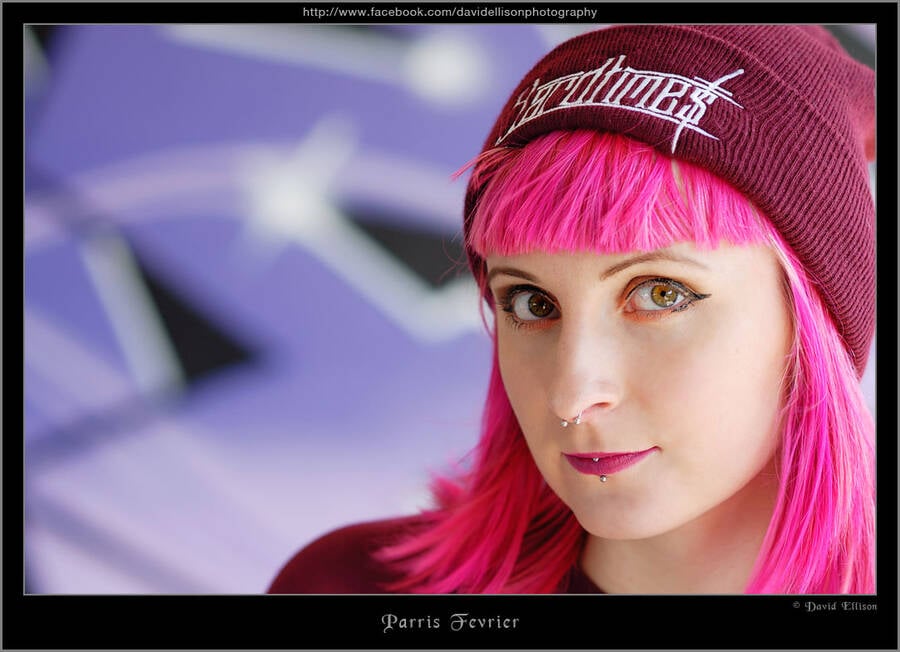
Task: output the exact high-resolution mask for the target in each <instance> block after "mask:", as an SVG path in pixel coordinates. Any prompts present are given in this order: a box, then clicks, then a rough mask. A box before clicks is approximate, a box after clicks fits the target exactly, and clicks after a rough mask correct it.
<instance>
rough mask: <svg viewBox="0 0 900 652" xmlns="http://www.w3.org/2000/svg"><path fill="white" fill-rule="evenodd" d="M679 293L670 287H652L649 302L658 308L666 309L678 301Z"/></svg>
mask: <svg viewBox="0 0 900 652" xmlns="http://www.w3.org/2000/svg"><path fill="white" fill-rule="evenodd" d="M678 295H679V292H678V290H676V289H675V288H673V287H672V286H671V285H654V286H653V287H652V288H651V289H650V300H651V301H653V303H655V304H656V305H657V306H659V307H660V308H668V307H669V306H673V305H675V302H676V301H678Z"/></svg>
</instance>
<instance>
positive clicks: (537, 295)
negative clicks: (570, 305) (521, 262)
mask: <svg viewBox="0 0 900 652" xmlns="http://www.w3.org/2000/svg"><path fill="white" fill-rule="evenodd" d="M635 281H636V282H635ZM635 281H632V283H630V284H629V286H628V287H627V288H626V290H625V293H624V297H623V299H622V301H621V303H620V308H621V310H622V313H623V314H625V315H627V316H628V317H629V318H631V319H635V320H638V321H647V320H656V319H663V318H665V317H668V316H671V315H673V314H674V313H679V312H683V311H685V310H687V309H688V308H690V307H691V306H693V305H694V304H695V303H697V302H698V301H701V300H703V299H706V298H707V297H709V296H710V295H709V294H701V293H699V292H696V291H694V290H692V289H691V288H689V287H688V286H687V285H685V284H684V283H681V282H680V281H676V280H674V279H671V278H665V277H654V278H643V279H636V280H635ZM499 294H500V296H498V297H497V305H498V307H499V308H500V309H501V310H503V311H504V312H505V313H507V318H508V321H509V322H510V324H511V325H512V326H514V327H516V328H520V327H522V326H529V327H541V326H546V325H549V324H550V323H552V322H553V321H555V320H556V319H559V317H560V310H559V306H558V305H557V302H556V301H555V300H554V299H553V297H552V296H551V295H549V294H548V293H547V292H545V291H544V290H541V289H540V288H539V287H536V286H534V285H514V286H511V287H509V288H506V289H504V290H503V291H502V292H500V293H499Z"/></svg>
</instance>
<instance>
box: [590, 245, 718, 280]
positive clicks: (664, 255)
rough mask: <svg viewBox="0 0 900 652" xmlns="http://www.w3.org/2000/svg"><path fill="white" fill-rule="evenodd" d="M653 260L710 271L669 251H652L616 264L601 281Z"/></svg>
mask: <svg viewBox="0 0 900 652" xmlns="http://www.w3.org/2000/svg"><path fill="white" fill-rule="evenodd" d="M653 260H669V261H672V262H675V263H686V264H688V265H693V266H694V267H699V268H700V269H705V270H709V267H707V266H706V265H704V264H703V263H701V262H698V261H696V260H694V259H693V258H687V257H686V256H678V255H676V254H673V253H669V252H667V251H651V252H649V253H646V254H640V255H638V256H633V257H632V258H626V259H625V260H623V261H622V262H619V263H616V264H615V265H613V266H612V267H610V268H608V269H607V270H606V271H605V272H603V273H602V274H601V275H600V280H601V281H605V280H606V279H608V278H609V277H610V276H613V275H615V274H618V273H619V272H621V271H622V270H624V269H627V268H628V267H631V266H632V265H637V264H639V263H646V262H650V261H653Z"/></svg>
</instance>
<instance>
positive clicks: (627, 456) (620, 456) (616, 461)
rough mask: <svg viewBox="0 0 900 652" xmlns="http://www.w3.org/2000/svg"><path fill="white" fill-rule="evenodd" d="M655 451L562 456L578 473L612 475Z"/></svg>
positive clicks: (650, 449)
mask: <svg viewBox="0 0 900 652" xmlns="http://www.w3.org/2000/svg"><path fill="white" fill-rule="evenodd" d="M655 450H657V448H656V446H653V447H652V448H648V449H647V450H643V451H634V452H627V453H563V455H565V456H566V460H568V462H569V464H571V465H572V467H573V468H574V469H575V470H576V471H578V472H579V473H584V474H586V475H612V474H613V473H618V472H619V471H623V470H625V469H627V468H628V467H631V466H634V465H635V464H637V463H638V462H640V461H641V460H643V459H644V458H645V457H647V456H648V455H650V453H652V452H653V451H655ZM595 459H596V460H597V461H596V462H595V461H594V460H595Z"/></svg>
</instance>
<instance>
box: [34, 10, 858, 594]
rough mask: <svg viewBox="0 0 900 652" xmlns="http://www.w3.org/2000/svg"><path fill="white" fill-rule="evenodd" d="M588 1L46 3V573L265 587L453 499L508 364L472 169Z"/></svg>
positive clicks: (144, 582)
mask: <svg viewBox="0 0 900 652" xmlns="http://www.w3.org/2000/svg"><path fill="white" fill-rule="evenodd" d="M595 27H597V26H593V28H595ZM585 29H588V27H587V26H576V25H564V24H563V25H533V24H532V25H526V24H522V25H464V26H463V25H456V26H453V25H396V26H393V25H385V26H377V27H375V26H362V25H355V26H319V25H220V26H215V25H180V26H176V25H146V26H114V25H98V26H73V25H69V26H57V27H54V26H34V27H31V28H29V29H27V30H26V32H25V61H26V67H25V91H26V102H25V109H26V111H25V130H26V137H25V155H26V156H25V163H26V195H25V241H24V246H25V321H24V323H25V370H24V371H25V432H24V437H25V516H26V519H25V544H26V548H25V553H26V557H25V589H26V592H29V593H259V592H262V591H264V590H265V589H266V587H267V585H268V583H269V582H270V580H271V579H272V578H273V576H274V574H275V573H276V572H277V570H278V568H279V567H280V566H281V564H282V563H284V562H285V561H286V560H287V558H288V557H289V556H290V555H291V554H292V553H293V552H294V551H296V550H297V549H298V548H299V547H300V546H302V545H303V544H305V543H307V542H309V541H310V540H311V539H313V538H314V537H316V536H318V535H319V534H322V533H324V532H325V531H327V530H329V529H331V528H334V527H337V526H340V525H343V524H346V523H350V522H355V521H359V520H365V519H372V518H379V517H384V516H392V515H398V514H401V513H409V512H413V511H416V510H417V509H419V508H420V507H423V506H426V505H427V504H428V494H427V491H426V488H427V483H428V480H429V472H430V471H440V470H445V469H447V468H448V465H449V464H450V463H451V462H453V461H455V460H456V459H458V458H460V457H462V456H463V455H465V454H466V453H467V452H468V451H469V449H470V448H471V447H472V446H473V445H474V443H475V441H476V437H477V433H478V425H479V418H480V407H481V402H482V399H483V395H484V391H485V388H486V384H487V372H488V368H489V353H490V349H489V341H488V338H487V336H486V334H485V332H484V328H483V325H482V323H481V318H480V315H479V312H478V301H477V295H476V292H475V290H474V286H473V284H472V282H471V281H470V279H469V278H468V276H467V275H466V268H465V262H464V257H463V254H462V249H461V245H460V237H461V236H460V225H461V211H462V199H463V190H464V185H465V178H462V179H460V180H458V181H452V180H451V175H452V173H453V172H454V171H456V170H457V169H459V168H460V167H462V166H463V165H464V164H465V163H466V162H468V161H469V160H470V159H471V158H472V157H473V156H474V155H476V154H477V153H478V151H479V149H480V147H481V144H482V141H483V139H484V138H485V136H486V134H487V131H488V129H489V127H490V125H491V124H492V122H493V120H494V118H495V116H496V114H497V112H498V111H499V109H500V107H501V105H502V103H503V102H504V101H505V99H506V97H507V94H508V93H509V92H510V91H511V89H512V88H513V87H514V86H515V84H516V83H517V82H518V81H519V79H520V78H521V76H522V75H523V74H524V73H525V72H526V71H527V70H528V69H529V68H530V67H531V65H532V64H533V63H534V62H535V61H536V60H537V59H538V58H539V57H540V56H541V55H542V54H543V53H544V52H546V51H547V50H548V49H550V48H551V47H553V46H554V45H556V44H557V43H559V42H561V41H563V40H565V39H566V38H569V37H570V36H573V35H575V34H577V33H579V32H581V31H584V30H585ZM833 29H834V31H835V33H836V34H837V35H838V36H839V38H841V40H842V41H844V42H845V44H847V46H848V47H849V48H850V49H851V52H853V54H854V55H856V56H858V57H859V58H861V59H863V60H865V61H866V62H867V63H869V64H870V65H874V38H875V34H874V27H869V26H864V25H855V26H840V27H835V28H833ZM874 372H875V364H874V355H873V357H872V358H871V360H870V364H869V368H868V370H867V372H866V376H865V377H864V379H863V385H864V390H865V392H866V395H867V397H868V399H869V402H870V405H871V406H872V409H873V411H874V407H875V399H874Z"/></svg>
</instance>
